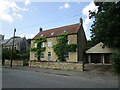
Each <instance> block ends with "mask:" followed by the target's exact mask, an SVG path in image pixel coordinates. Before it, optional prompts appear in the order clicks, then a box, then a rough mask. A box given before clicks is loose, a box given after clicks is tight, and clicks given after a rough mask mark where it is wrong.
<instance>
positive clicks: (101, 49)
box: [86, 42, 113, 53]
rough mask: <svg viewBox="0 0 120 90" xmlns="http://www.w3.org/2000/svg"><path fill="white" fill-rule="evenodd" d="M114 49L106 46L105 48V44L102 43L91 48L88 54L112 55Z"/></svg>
mask: <svg viewBox="0 0 120 90" xmlns="http://www.w3.org/2000/svg"><path fill="white" fill-rule="evenodd" d="M112 51H113V50H112V49H111V48H108V47H106V46H104V47H103V43H102V42H100V43H98V44H97V45H95V46H93V47H91V48H90V49H88V50H87V51H86V53H112Z"/></svg>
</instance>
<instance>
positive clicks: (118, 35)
mask: <svg viewBox="0 0 120 90" xmlns="http://www.w3.org/2000/svg"><path fill="white" fill-rule="evenodd" d="M95 5H96V6H98V11H97V13H95V12H91V11H90V13H89V14H90V18H95V21H94V22H93V24H92V26H91V27H92V29H91V33H92V35H91V40H92V42H93V43H98V42H100V41H102V42H103V43H104V44H105V45H106V46H109V47H112V48H114V49H117V50H120V31H119V30H120V23H119V22H120V1H118V2H95ZM117 53H119V55H118V54H117ZM117 53H116V52H114V53H113V54H112V55H111V56H110V60H111V63H112V66H113V68H114V69H115V72H116V73H117V74H119V73H120V57H119V56H120V51H117Z"/></svg>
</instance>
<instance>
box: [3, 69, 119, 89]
mask: <svg viewBox="0 0 120 90" xmlns="http://www.w3.org/2000/svg"><path fill="white" fill-rule="evenodd" d="M2 88H118V81H117V80H111V81H110V80H108V79H107V80H105V79H97V78H94V79H92V78H90V79H88V78H86V76H85V77H84V78H83V76H79V77H74V76H69V75H64V74H63V75H62V74H50V73H43V72H33V71H23V70H15V69H9V68H3V70H2Z"/></svg>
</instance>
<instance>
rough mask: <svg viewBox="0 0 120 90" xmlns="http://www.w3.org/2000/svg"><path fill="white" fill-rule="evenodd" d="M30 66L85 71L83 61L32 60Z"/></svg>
mask: <svg viewBox="0 0 120 90" xmlns="http://www.w3.org/2000/svg"><path fill="white" fill-rule="evenodd" d="M29 66H30V67H39V68H48V69H56V70H70V71H83V64H82V63H70V62H37V61H30V62H29Z"/></svg>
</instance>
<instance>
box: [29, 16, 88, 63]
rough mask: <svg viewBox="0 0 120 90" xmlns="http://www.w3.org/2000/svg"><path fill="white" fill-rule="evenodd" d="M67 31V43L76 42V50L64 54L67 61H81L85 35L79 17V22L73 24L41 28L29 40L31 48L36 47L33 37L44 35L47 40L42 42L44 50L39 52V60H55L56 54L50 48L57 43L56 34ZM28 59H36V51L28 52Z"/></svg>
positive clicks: (84, 46)
mask: <svg viewBox="0 0 120 90" xmlns="http://www.w3.org/2000/svg"><path fill="white" fill-rule="evenodd" d="M64 32H68V44H77V49H76V52H69V53H67V54H66V55H65V57H66V61H67V62H79V61H83V58H84V54H83V53H84V51H85V48H86V42H87V40H86V36H85V33H84V29H83V20H82V18H80V22H79V23H77V24H73V25H68V26H63V27H58V28H53V29H49V30H44V31H43V30H42V28H40V32H39V33H38V34H37V35H36V36H35V37H34V38H33V39H32V40H31V48H33V47H36V43H34V39H35V38H39V37H46V39H47V42H43V43H42V47H46V50H45V51H44V52H42V53H41V61H56V60H57V56H56V54H55V52H54V50H53V48H52V46H53V45H55V44H56V43H57V40H56V38H57V36H58V35H60V34H62V33H64ZM30 60H31V61H34V60H37V59H36V52H30Z"/></svg>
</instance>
